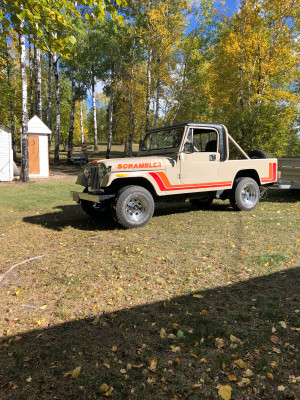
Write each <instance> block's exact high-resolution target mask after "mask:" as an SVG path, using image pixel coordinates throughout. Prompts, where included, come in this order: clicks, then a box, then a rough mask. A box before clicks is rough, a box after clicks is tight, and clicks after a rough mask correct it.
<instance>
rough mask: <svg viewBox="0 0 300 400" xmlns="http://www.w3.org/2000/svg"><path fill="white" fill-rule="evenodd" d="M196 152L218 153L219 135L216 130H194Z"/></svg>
mask: <svg viewBox="0 0 300 400" xmlns="http://www.w3.org/2000/svg"><path fill="white" fill-rule="evenodd" d="M193 131H194V132H193V133H194V134H193V146H194V151H201V152H211V153H215V152H217V145H218V135H217V132H216V131H214V130H208V129H194V130H193Z"/></svg>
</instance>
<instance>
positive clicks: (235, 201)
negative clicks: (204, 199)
mask: <svg viewBox="0 0 300 400" xmlns="http://www.w3.org/2000/svg"><path fill="white" fill-rule="evenodd" d="M259 198H260V190H259V187H258V184H257V183H256V182H255V180H254V179H252V178H244V177H241V178H238V179H237V180H236V181H235V182H234V185H233V188H232V190H231V195H230V197H229V200H230V204H231V206H232V207H233V209H234V210H237V211H251V210H253V209H254V208H255V207H256V206H257V204H258V202H259Z"/></svg>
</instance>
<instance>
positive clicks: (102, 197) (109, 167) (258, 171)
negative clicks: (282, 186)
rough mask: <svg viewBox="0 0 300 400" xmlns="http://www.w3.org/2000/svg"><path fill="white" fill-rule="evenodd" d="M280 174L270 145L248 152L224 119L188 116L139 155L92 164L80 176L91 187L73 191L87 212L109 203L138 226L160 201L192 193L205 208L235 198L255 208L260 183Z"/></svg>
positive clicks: (155, 135) (155, 134)
mask: <svg viewBox="0 0 300 400" xmlns="http://www.w3.org/2000/svg"><path fill="white" fill-rule="evenodd" d="M229 149H230V153H231V154H230V157H229ZM276 180H277V159H275V158H270V157H269V155H268V154H267V153H266V152H265V151H262V150H254V151H252V152H251V153H249V155H247V154H246V153H245V152H244V151H243V150H242V148H241V147H240V146H239V145H238V144H237V143H236V142H235V141H234V139H233V138H232V137H231V136H230V135H229V134H228V132H227V129H226V127H225V126H224V125H221V124H208V123H192V122H188V123H183V124H178V125H173V126H168V127H165V128H159V129H154V130H151V131H149V132H148V133H147V134H146V136H145V138H144V140H143V141H142V142H141V144H140V151H139V154H138V156H137V157H131V158H117V159H107V160H96V161H93V162H91V163H89V164H87V165H86V166H85V169H84V173H83V174H80V175H79V176H78V179H77V182H76V183H77V184H79V185H82V186H84V187H85V189H84V191H83V192H72V194H73V200H74V201H76V202H77V203H81V206H82V208H83V210H84V211H85V212H86V213H87V214H89V215H91V216H96V215H97V214H98V213H99V211H100V210H101V209H103V208H107V207H108V206H109V207H111V209H112V210H113V212H114V213H115V218H116V220H117V221H118V222H119V223H120V224H121V225H122V226H124V227H125V228H136V227H140V226H143V225H145V224H146V223H147V222H148V221H149V220H150V219H151V218H152V215H153V212H154V202H157V201H172V202H173V201H182V200H185V199H189V201H190V202H191V204H192V205H193V206H195V207H198V208H201V207H207V206H209V205H210V204H211V203H212V201H213V199H214V198H218V199H222V200H225V199H229V200H230V204H231V206H232V207H233V208H234V209H235V210H244V211H250V210H253V209H254V208H255V207H256V205H257V204H258V202H259V199H260V188H259V187H260V186H261V187H262V186H267V185H271V184H273V183H275V182H276Z"/></svg>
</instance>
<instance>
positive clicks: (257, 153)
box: [249, 150, 270, 159]
mask: <svg viewBox="0 0 300 400" xmlns="http://www.w3.org/2000/svg"><path fill="white" fill-rule="evenodd" d="M249 157H250V158H252V159H254V158H270V156H269V154H268V153H267V152H266V151H264V150H252V151H250V153H249Z"/></svg>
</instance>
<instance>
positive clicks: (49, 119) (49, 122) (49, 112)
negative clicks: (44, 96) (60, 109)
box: [47, 52, 52, 149]
mask: <svg viewBox="0 0 300 400" xmlns="http://www.w3.org/2000/svg"><path fill="white" fill-rule="evenodd" d="M48 58H49V59H48V61H49V63H48V104H47V126H48V128H49V129H50V131H51V135H48V145H49V149H50V146H51V141H52V56H51V53H50V52H49V55H48Z"/></svg>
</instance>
